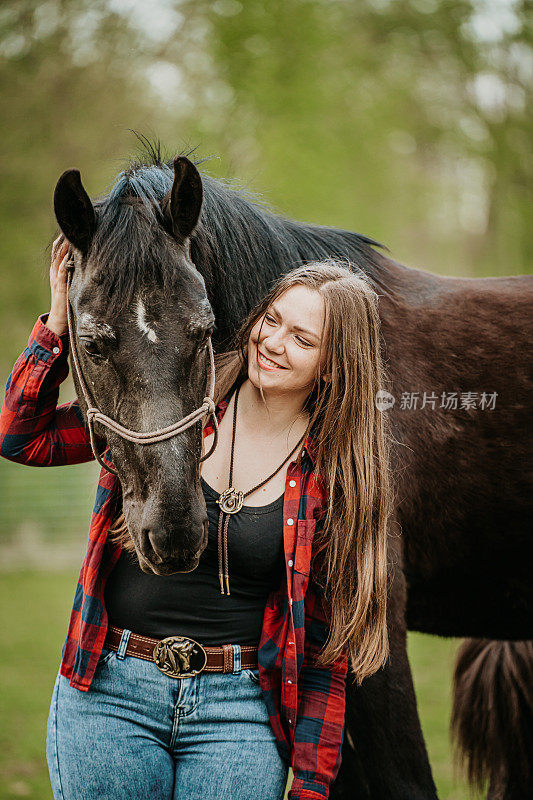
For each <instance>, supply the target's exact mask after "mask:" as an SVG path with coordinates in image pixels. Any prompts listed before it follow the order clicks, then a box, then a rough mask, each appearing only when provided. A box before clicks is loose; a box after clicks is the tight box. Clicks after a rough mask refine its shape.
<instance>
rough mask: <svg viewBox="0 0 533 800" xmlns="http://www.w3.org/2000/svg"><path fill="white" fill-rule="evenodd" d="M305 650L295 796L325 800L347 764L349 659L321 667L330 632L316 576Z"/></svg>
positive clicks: (303, 799) (307, 614)
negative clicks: (343, 758) (344, 747)
mask: <svg viewBox="0 0 533 800" xmlns="http://www.w3.org/2000/svg"><path fill="white" fill-rule="evenodd" d="M304 605H305V652H304V661H303V664H302V669H301V672H300V677H299V680H298V716H297V720H296V729H295V736H294V745H293V750H292V754H291V760H292V769H293V773H294V780H293V783H292V786H291V790H290V792H289V798H291V800H296V798H298V799H299V800H324V798H327V797H328V795H329V785H330V783H331V782H332V781H333V779H334V778H335V776H336V775H337V772H338V770H339V767H340V762H341V747H342V740H343V735H344V711H345V693H346V674H347V670H348V658H347V656H344V657H342V658H341V659H339V660H338V661H337V662H335V665H334V666H332V667H327V668H324V667H319V666H317V665H316V657H317V656H318V654H319V652H320V650H321V649H322V647H323V646H324V644H325V642H326V639H327V636H328V631H329V616H328V611H327V607H326V602H325V600H324V599H323V593H322V590H321V588H320V587H319V586H318V585H317V584H316V583H315V582H314V581H313V580H312V578H310V581H309V585H308V588H307V592H306V594H305V600H304Z"/></svg>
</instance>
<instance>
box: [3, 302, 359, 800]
mask: <svg viewBox="0 0 533 800" xmlns="http://www.w3.org/2000/svg"><path fill="white" fill-rule="evenodd" d="M46 320H47V315H42V316H41V317H39V319H38V320H37V322H36V323H35V326H34V328H33V331H32V333H31V335H30V338H29V341H28V347H27V348H26V349H25V350H24V352H23V353H22V354H21V355H20V356H19V358H18V359H17V361H16V363H15V366H14V368H13V371H12V373H11V375H10V376H9V378H8V381H7V386H6V394H5V398H4V403H3V406H2V411H1V413H0V453H1V455H2V456H4V457H5V458H8V459H10V460H11V461H17V462H19V463H21V464H27V465H30V466H38V467H46V466H50V467H52V466H61V465H64V464H79V463H81V462H84V461H90V460H92V459H93V458H94V456H93V453H92V450H91V445H90V442H89V435H88V429H87V427H86V424H85V421H84V418H83V415H82V413H81V409H80V406H79V403H78V400H73V401H72V402H70V403H65V404H63V405H59V406H58V405H57V401H58V396H59V385H60V384H61V382H62V381H64V380H65V378H66V376H67V374H68V368H69V367H68V359H67V353H68V336H62V337H59V336H56V334H54V333H53V332H52V331H51V330H50V329H49V328H47V327H46V325H45V324H44V323H45V322H46ZM230 396H231V392H230V393H229V394H228V395H227V396H226V397H225V398H224V400H222V401H221V402H220V403H219V405H218V406H217V418H218V420H219V421H220V420H221V419H222V417H223V415H224V412H225V411H226V409H227V407H228V402H229V398H230ZM212 430H213V427H212V425H211V424H210V425H209V426H207V427H206V428H204V436H205V435H207V434H208V433H211V432H212ZM315 456H316V447H315V444H314V442H313V440H312V439H311V437H309V438H308V439H307V441H306V443H305V449H304V454H303V457H302V459H301V464H300V466H298V464H297V462H295V461H292V462H291V463H290V464H289V466H288V468H287V479H286V483H285V495H284V502H283V539H284V551H285V560H286V580H285V581H282V585H281V587H280V588H279V589H278V590H276V591H274V592H272V593H271V595H270V596H269V598H268V601H267V604H266V607H265V612H264V618H263V627H262V632H261V639H260V642H259V659H258V661H259V664H258V665H259V681H260V685H261V689H262V691H263V697H264V700H265V703H266V706H267V708H268V713H269V716H270V722H271V725H272V728H273V731H274V734H275V737H276V742H277V745H278V749H279V751H280V754H281V755H282V757H283V758H284V759H285V760H286V761H290V763H291V765H292V768H293V772H294V781H293V783H292V787H291V791H290V794H289V796H290V797H291V798H306V799H307V800H318V799H319V798H320V799H321V798H327V797H328V794H329V784H330V783H331V781H332V780H333V778H334V777H335V775H336V774H337V771H338V769H339V766H340V760H341V745H342V739H343V733H344V707H345V685H346V673H347V658H346V657H343V658H341V659H339V661H338V662H336V664H335V665H334V667H333V668H322V667H318V666H317V665H316V663H315V656H316V655H317V653H318V652H319V651H320V649H321V648H322V646H323V645H324V643H325V640H326V638H327V634H328V619H329V617H328V610H327V603H326V602H325V600H324V598H323V593H322V592H321V588H320V586H319V584H318V583H317V582H316V580H315V578H314V575H310V563H311V548H312V543H313V536H314V533H315V530H316V526H317V525H320V524H321V522H322V518H323V511H324V501H325V495H324V491H323V485H322V481H321V480H320V479H319V478H318V477H317V476H316V475H315V473H314V471H313V469H314V464H315ZM104 460H106V461H107V462H108V463H110V464H111V463H112V462H111V460H110V454H109V450H107V451H106V453H105V455H104ZM119 491H120V485H119V482H118V480H117V478H115V476H114V475H111V474H110V473H109V472H106V471H105V470H104V469H102V470H101V472H100V479H99V481H98V489H97V492H96V501H95V505H94V509H93V512H92V517H91V524H90V528H89V542H88V547H87V553H86V555H85V559H84V561H83V564H82V567H81V571H80V576H79V579H78V585H77V588H76V593H75V596H74V604H73V608H72V612H71V617H70V624H69V628H68V633H67V637H66V639H65V644H64V645H63V650H62V661H61V666H60V671H61V674H62V675H64V676H65V677H66V678H69V680H70V685H71V686H74V687H75V688H77V689H80V690H82V691H87V690H88V689H89V687H90V685H91V680H92V677H93V675H94V671H95V668H96V664H97V662H98V659H99V657H100V653H101V651H102V647H103V644H104V639H105V636H106V632H107V613H106V610H105V606H104V587H105V583H106V579H107V577H108V575H109V574H110V572H111V570H112V569H113V567H114V566H115V564H116V562H117V559H118V557H119V555H120V550H121V547H120V545H117V544H111V543H110V542H109V541H108V540H107V530H108V528H109V526H110V524H111V521H112V519H113V517H114V515H115V512H116V501H117V499H118V497H119Z"/></svg>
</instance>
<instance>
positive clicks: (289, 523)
mask: <svg viewBox="0 0 533 800" xmlns="http://www.w3.org/2000/svg"><path fill="white" fill-rule="evenodd" d="M287 525H294V520H293V519H291V518H290V517H289V519H288V520H287Z"/></svg>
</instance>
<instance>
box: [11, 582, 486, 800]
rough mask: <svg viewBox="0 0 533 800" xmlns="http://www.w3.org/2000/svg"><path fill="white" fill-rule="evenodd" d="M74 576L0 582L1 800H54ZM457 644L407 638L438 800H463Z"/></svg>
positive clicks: (428, 638) (466, 797)
mask: <svg viewBox="0 0 533 800" xmlns="http://www.w3.org/2000/svg"><path fill="white" fill-rule="evenodd" d="M77 574H78V570H68V571H67V570H65V571H62V572H56V573H51V572H43V571H20V572H11V573H8V574H2V575H1V576H0V603H1V607H2V610H3V618H4V635H3V636H2V648H3V649H2V652H1V654H0V658H1V661H0V663H1V681H0V687H1V689H0V713H1V717H2V728H1V731H0V736H1V746H0V754H1V755H0V800H8V799H9V800H12V798H20V797H25V798H31V799H32V800H52V792H51V789H50V784H49V780H48V771H47V766H46V760H45V755H44V747H45V744H44V743H45V729H46V719H47V716H48V707H49V703H50V696H51V693H52V688H53V685H54V680H55V676H56V673H57V668H58V664H59V659H60V653H61V647H62V644H63V641H64V637H65V633H66V628H67V622H68V618H69V614H70V608H71V603H72V599H73V596H74V588H75V584H76V578H77ZM456 646H457V642H456V641H453V640H441V639H437V638H434V637H426V636H421V635H416V634H415V635H411V636H410V639H409V651H410V656H411V663H412V664H413V668H414V674H415V683H416V690H417V696H418V703H419V710H420V715H421V718H422V725H423V728H424V734H425V737H426V741H427V745H428V749H429V754H430V759H431V764H432V766H433V771H434V776H435V780H436V783H437V786H438V789H439V797H440V798H441V800H469V798H470V795H469V793H468V790H467V788H466V786H465V784H464V783H462V782H461V781H459V780H454V775H453V771H452V766H451V756H450V746H449V743H448V733H447V728H448V717H449V706H450V683H451V671H452V664H453V658H454V652H455V648H456Z"/></svg>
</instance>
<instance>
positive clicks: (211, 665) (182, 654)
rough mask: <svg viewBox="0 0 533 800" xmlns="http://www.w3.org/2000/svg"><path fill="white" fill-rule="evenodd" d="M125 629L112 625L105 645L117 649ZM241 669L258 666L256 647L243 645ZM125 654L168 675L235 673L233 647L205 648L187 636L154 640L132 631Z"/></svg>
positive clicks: (108, 630) (172, 676)
mask: <svg viewBox="0 0 533 800" xmlns="http://www.w3.org/2000/svg"><path fill="white" fill-rule="evenodd" d="M122 633H123V628H115V627H114V626H113V625H110V626H109V628H108V629H107V634H106V638H105V642H104V647H106V648H108V649H109V650H115V651H118V648H119V645H120V641H121V639H122ZM240 650H241V668H242V669H257V647H253V646H252V645H241V646H240ZM124 655H125V656H135V657H136V658H142V659H144V660H145V661H153V662H154V663H155V665H156V666H157V667H158V668H159V669H160V670H161V672H163V673H164V674H165V675H168V677H169V678H191V677H193V676H194V675H198V674H199V673H200V672H233V670H234V666H235V665H234V661H233V647H232V645H231V644H223V645H220V647H204V646H202V645H201V644H199V643H198V642H196V641H195V640H194V639H189V638H188V637H187V636H167V637H166V638H165V639H151V638H150V637H149V636H141V635H140V634H139V633H130V637H129V640H128V646H127V647H126V652H125V653H124Z"/></svg>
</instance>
